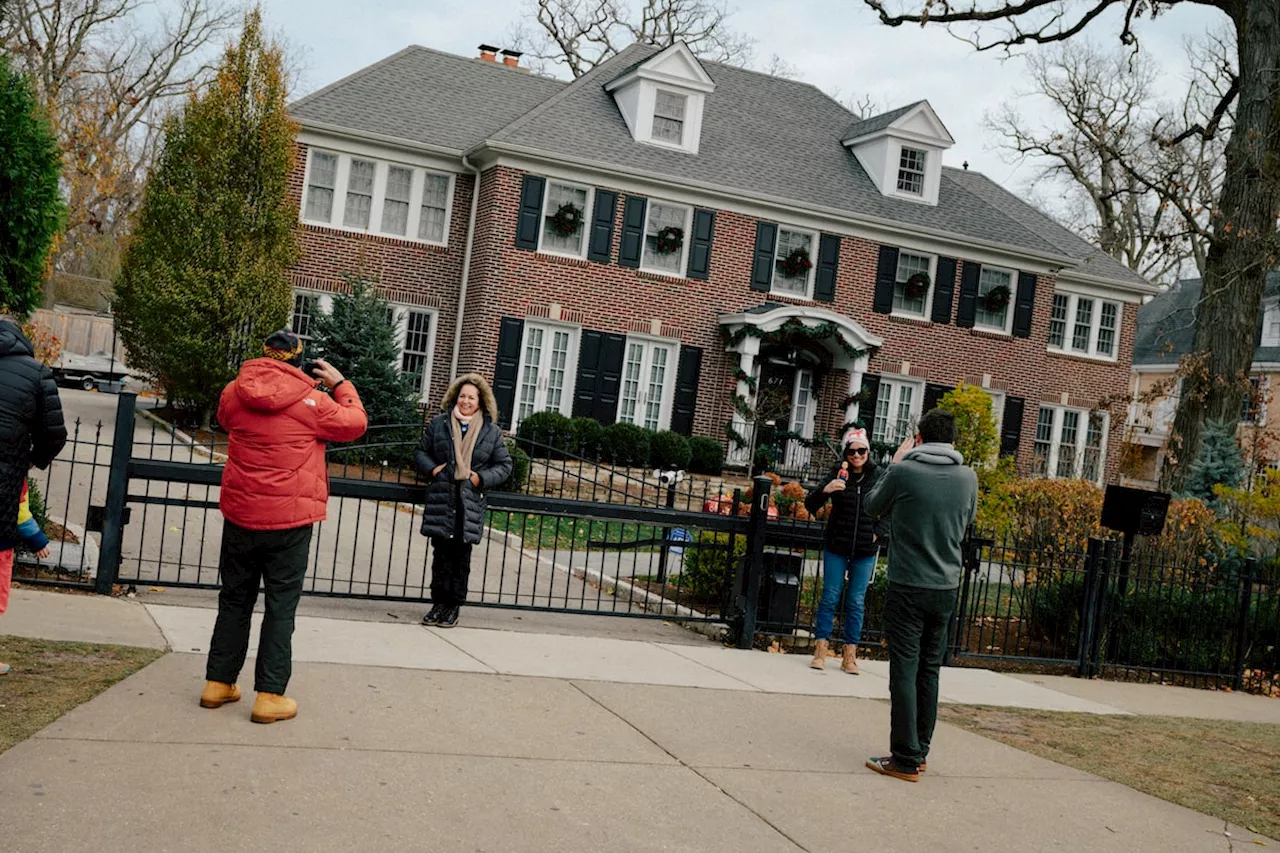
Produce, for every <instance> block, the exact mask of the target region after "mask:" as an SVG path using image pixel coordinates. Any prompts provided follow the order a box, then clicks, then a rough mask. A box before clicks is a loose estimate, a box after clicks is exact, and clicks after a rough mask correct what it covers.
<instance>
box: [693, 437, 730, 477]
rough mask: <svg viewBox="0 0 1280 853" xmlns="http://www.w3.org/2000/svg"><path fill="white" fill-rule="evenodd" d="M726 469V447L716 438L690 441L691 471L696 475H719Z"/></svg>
mask: <svg viewBox="0 0 1280 853" xmlns="http://www.w3.org/2000/svg"><path fill="white" fill-rule="evenodd" d="M723 468H724V445H723V444H721V443H720V442H718V441H716V440H715V439H714V438H707V437H706V436H702V435H696V436H694V437H693V438H691V439H689V470H690V471H692V472H693V473H695V474H719V473H720V471H721V470H722V469H723Z"/></svg>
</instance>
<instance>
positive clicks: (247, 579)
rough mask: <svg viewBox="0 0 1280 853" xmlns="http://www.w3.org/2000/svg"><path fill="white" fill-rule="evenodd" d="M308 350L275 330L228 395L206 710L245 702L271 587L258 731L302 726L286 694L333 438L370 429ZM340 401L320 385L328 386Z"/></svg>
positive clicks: (353, 397)
mask: <svg viewBox="0 0 1280 853" xmlns="http://www.w3.org/2000/svg"><path fill="white" fill-rule="evenodd" d="M302 350H303V347H302V342H301V341H300V340H298V336H297V335H295V334H294V333H293V332H290V331H288V330H287V329H285V330H282V331H279V332H273V333H272V334H271V336H270V337H269V338H267V341H266V344H265V345H264V347H263V355H264V357H263V358H255V359H252V360H250V361H246V362H245V363H244V364H243V365H241V367H240V375H239V376H237V377H236V378H235V381H233V382H232V383H231V384H230V385H228V386H227V387H226V388H225V389H224V390H223V392H222V399H221V401H220V402H219V404H218V424H219V425H220V426H221V427H222V428H223V429H224V430H226V431H227V434H228V436H229V440H228V445H227V465H226V468H225V469H224V470H223V472H222V498H221V500H220V505H221V508H222V515H223V517H224V519H225V522H224V525H223V531H222V555H221V559H220V561H219V564H218V570H219V572H220V573H221V575H222V591H221V592H220V593H219V595H218V621H217V623H216V624H215V625H214V628H213V640H212V641H211V643H210V645H209V662H208V666H207V668H206V675H205V677H206V678H207V679H208V682H207V683H206V685H205V689H204V693H203V695H201V697H200V705H201V706H202V707H205V708H220V707H222V706H223V705H225V704H227V703H228V702H236V701H238V700H239V699H240V688H239V687H238V686H237V685H236V679H237V678H238V677H239V676H240V669H241V667H243V666H244V659H245V656H246V655H247V654H248V651H249V621H250V619H251V618H252V617H253V606H254V604H255V603H256V602H257V600H258V584H259V582H260V581H261V582H262V583H263V585H264V586H265V587H266V608H265V609H266V612H265V614H264V618H263V620H262V633H261V635H260V637H259V642H258V664H257V668H256V671H255V675H254V690H256V691H257V692H258V697H257V700H256V701H255V702H254V705H253V713H252V714H251V715H250V719H252V720H253V721H254V722H255V723H274V722H276V721H277V720H290V719H293V718H294V717H296V716H297V714H298V703H296V702H295V701H293V700H292V699H290V698H288V697H287V696H285V695H284V691H285V688H286V687H287V686H288V684H289V676H290V674H291V673H292V669H293V623H294V613H295V611H296V610H297V609H298V599H299V598H300V597H301V595H302V582H303V578H304V577H305V576H306V573H307V556H308V554H309V553H310V550H311V526H312V525H313V524H315V523H316V522H318V521H324V517H325V506H326V504H327V503H328V501H329V472H328V468H327V467H326V464H325V442H326V441H354V440H355V439H357V438H359V437H360V436H362V435H364V431H365V428H366V427H367V426H368V418H367V416H366V415H365V411H364V406H362V405H361V403H360V397H359V395H358V394H356V389H355V388H354V387H353V386H352V384H351V383H350V382H348V381H347V380H346V379H344V378H343V377H342V374H341V373H339V372H338V370H337V368H335V367H333V366H332V365H330V364H328V363H327V362H324V361H319V360H317V361H316V365H317V367H316V368H315V371H314V375H315V376H314V378H312V377H311V376H308V375H307V374H305V373H303V372H302V370H301V365H302ZM317 379H318V380H319V381H320V382H321V383H322V384H324V385H325V386H326V387H327V388H329V389H330V394H332V396H330V394H325V393H322V392H321V391H319V390H317V388H316V380H317Z"/></svg>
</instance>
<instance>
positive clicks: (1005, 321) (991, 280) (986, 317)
mask: <svg viewBox="0 0 1280 853" xmlns="http://www.w3.org/2000/svg"><path fill="white" fill-rule="evenodd" d="M1001 286H1003V287H1007V288H1009V302H1008V303H1007V304H1006V305H1005V306H1004V307H1003V308H1001V309H1000V310H999V311H988V310H987V307H986V305H985V304H984V303H983V299H984V298H985V297H986V295H987V294H988V293H990V292H991V291H992V290H995V289H996V288H997V287H1001ZM1016 296H1017V292H1016V291H1015V290H1014V286H1013V273H1011V272H1009V271H1008V270H1002V269H993V268H989V267H983V268H982V274H981V275H980V276H979V278H978V299H977V305H976V306H975V310H974V315H973V324H974V325H975V326H978V327H981V328H986V329H993V330H995V331H1000V332H1005V331H1008V329H1009V316H1010V313H1011V311H1010V309H1011V308H1012V307H1013V302H1014V298H1015V297H1016Z"/></svg>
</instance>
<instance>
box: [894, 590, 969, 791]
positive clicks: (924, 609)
mask: <svg viewBox="0 0 1280 853" xmlns="http://www.w3.org/2000/svg"><path fill="white" fill-rule="evenodd" d="M955 606H956V591H955V590H954V589H921V588H919V587H913V586H902V585H901V584H895V583H891V584H889V590H888V592H887V594H886V596H885V603H884V630H885V637H886V639H888V641H889V709H890V710H889V720H890V722H889V748H890V750H891V751H892V752H893V757H894V759H895V760H896V761H897V762H898V763H899V764H901V765H903V766H905V767H918V766H919V765H920V762H922V761H924V760H925V759H926V758H927V757H928V756H929V744H930V743H931V742H932V741H933V729H934V727H935V726H936V725H937V723H938V674H939V672H940V671H941V669H942V658H943V655H944V654H945V653H946V650H947V626H948V625H949V624H950V622H951V613H952V611H954V610H955Z"/></svg>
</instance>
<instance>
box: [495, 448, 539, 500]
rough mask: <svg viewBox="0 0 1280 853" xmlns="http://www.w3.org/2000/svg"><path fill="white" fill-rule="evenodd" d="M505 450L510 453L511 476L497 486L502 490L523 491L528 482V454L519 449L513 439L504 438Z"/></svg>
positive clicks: (529, 465) (529, 464)
mask: <svg viewBox="0 0 1280 853" xmlns="http://www.w3.org/2000/svg"><path fill="white" fill-rule="evenodd" d="M506 445H507V452H508V453H510V454H511V476H510V477H508V478H507V482H505V483H503V484H502V485H501V486H500V487H499V488H500V489H501V490H502V491H504V492H523V491H524V490H525V486H527V485H528V483H529V468H530V467H531V465H532V461H531V460H530V459H529V454H528V453H525V452H524V451H523V450H521V449H520V446H519V445H518V444H516V441H515V439H513V438H508V439H506Z"/></svg>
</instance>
